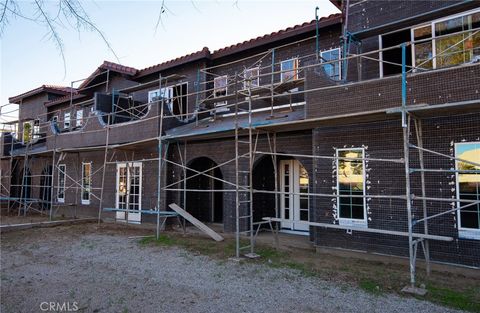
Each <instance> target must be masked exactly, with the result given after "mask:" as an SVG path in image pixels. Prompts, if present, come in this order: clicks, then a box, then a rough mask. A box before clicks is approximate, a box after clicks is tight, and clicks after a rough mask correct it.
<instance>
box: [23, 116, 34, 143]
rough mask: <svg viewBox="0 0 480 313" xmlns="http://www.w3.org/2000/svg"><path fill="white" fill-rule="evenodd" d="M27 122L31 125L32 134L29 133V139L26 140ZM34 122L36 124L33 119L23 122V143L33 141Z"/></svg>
mask: <svg viewBox="0 0 480 313" xmlns="http://www.w3.org/2000/svg"><path fill="white" fill-rule="evenodd" d="M27 124H28V125H30V134H29V135H28V141H25V125H27ZM33 124H34V122H33V120H31V121H25V122H23V124H22V126H23V127H22V144H27V143H29V142H32V141H33V127H34V126H33Z"/></svg>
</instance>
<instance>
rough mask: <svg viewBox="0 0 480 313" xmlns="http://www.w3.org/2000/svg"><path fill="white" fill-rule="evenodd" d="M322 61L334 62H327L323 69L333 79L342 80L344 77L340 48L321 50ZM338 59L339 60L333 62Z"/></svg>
mask: <svg viewBox="0 0 480 313" xmlns="http://www.w3.org/2000/svg"><path fill="white" fill-rule="evenodd" d="M320 57H321V59H322V62H332V63H328V64H325V65H324V66H323V69H324V71H325V73H326V74H327V76H328V77H330V78H331V79H333V80H340V79H341V78H342V77H341V75H342V71H341V62H340V48H335V49H331V50H327V51H322V52H320ZM335 60H338V62H333V61H335Z"/></svg>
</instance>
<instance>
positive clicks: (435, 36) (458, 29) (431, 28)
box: [412, 10, 480, 69]
mask: <svg viewBox="0 0 480 313" xmlns="http://www.w3.org/2000/svg"><path fill="white" fill-rule="evenodd" d="M479 28H480V12H479V11H478V10H477V11H476V12H472V13H467V14H463V15H456V16H452V17H449V18H446V19H442V20H438V21H434V22H432V23H431V24H427V25H424V26H420V27H418V28H415V29H413V31H412V39H413V40H414V41H419V40H425V39H430V40H428V41H422V42H419V43H415V44H414V45H413V48H412V49H413V51H414V53H413V54H414V60H415V62H414V64H415V66H417V67H418V68H421V69H430V68H442V67H449V66H455V65H459V64H463V63H468V62H472V61H477V62H478V60H480V33H477V31H478V30H479ZM469 30H472V31H469ZM429 59H431V60H429Z"/></svg>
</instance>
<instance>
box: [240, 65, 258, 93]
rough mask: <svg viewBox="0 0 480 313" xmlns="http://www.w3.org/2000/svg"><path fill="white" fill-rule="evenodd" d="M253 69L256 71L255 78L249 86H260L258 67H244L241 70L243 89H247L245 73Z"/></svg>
mask: <svg viewBox="0 0 480 313" xmlns="http://www.w3.org/2000/svg"><path fill="white" fill-rule="evenodd" d="M253 71H257V74H256V75H254V76H255V79H253V80H252V84H251V85H250V86H251V87H252V88H256V87H260V67H258V66H257V67H252V68H246V69H245V70H244V71H243V75H244V81H243V89H245V90H246V89H248V81H247V73H251V72H253ZM250 75H251V74H250ZM250 77H251V76H250Z"/></svg>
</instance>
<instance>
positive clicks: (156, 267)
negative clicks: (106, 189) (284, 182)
mask: <svg viewBox="0 0 480 313" xmlns="http://www.w3.org/2000/svg"><path fill="white" fill-rule="evenodd" d="M80 227H81V226H71V227H56V228H52V229H32V230H29V231H21V232H14V233H7V234H2V247H1V312H5V313H7V312H41V310H40V304H41V303H42V302H45V301H46V302H51V301H53V302H59V303H64V302H69V303H70V305H71V307H73V302H77V303H78V304H77V306H78V307H79V308H80V310H79V311H80V312H222V313H223V312H382V313H384V312H458V311H455V310H450V309H447V308H444V307H441V306H437V305H435V304H432V303H429V302H425V301H419V300H416V299H413V298H402V297H399V296H396V295H385V294H382V295H373V294H369V293H366V292H364V291H362V290H359V289H356V288H354V287H350V286H346V285H342V284H339V283H337V282H331V281H323V280H321V279H319V278H313V277H304V276H302V275H301V274H300V272H297V271H295V270H291V269H274V268H271V267H268V266H265V265H256V264H248V263H240V264H239V263H236V262H233V261H228V262H222V261H218V260H213V259H211V258H209V257H206V256H201V255H196V254H193V253H191V252H188V251H185V250H183V249H179V248H167V247H159V246H141V245H140V244H139V243H138V239H131V238H130V239H129V238H128V236H129V235H132V234H127V233H121V232H119V233H116V234H113V233H108V232H102V231H99V230H96V228H95V227H93V226H83V228H80ZM79 230H81V231H79Z"/></svg>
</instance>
